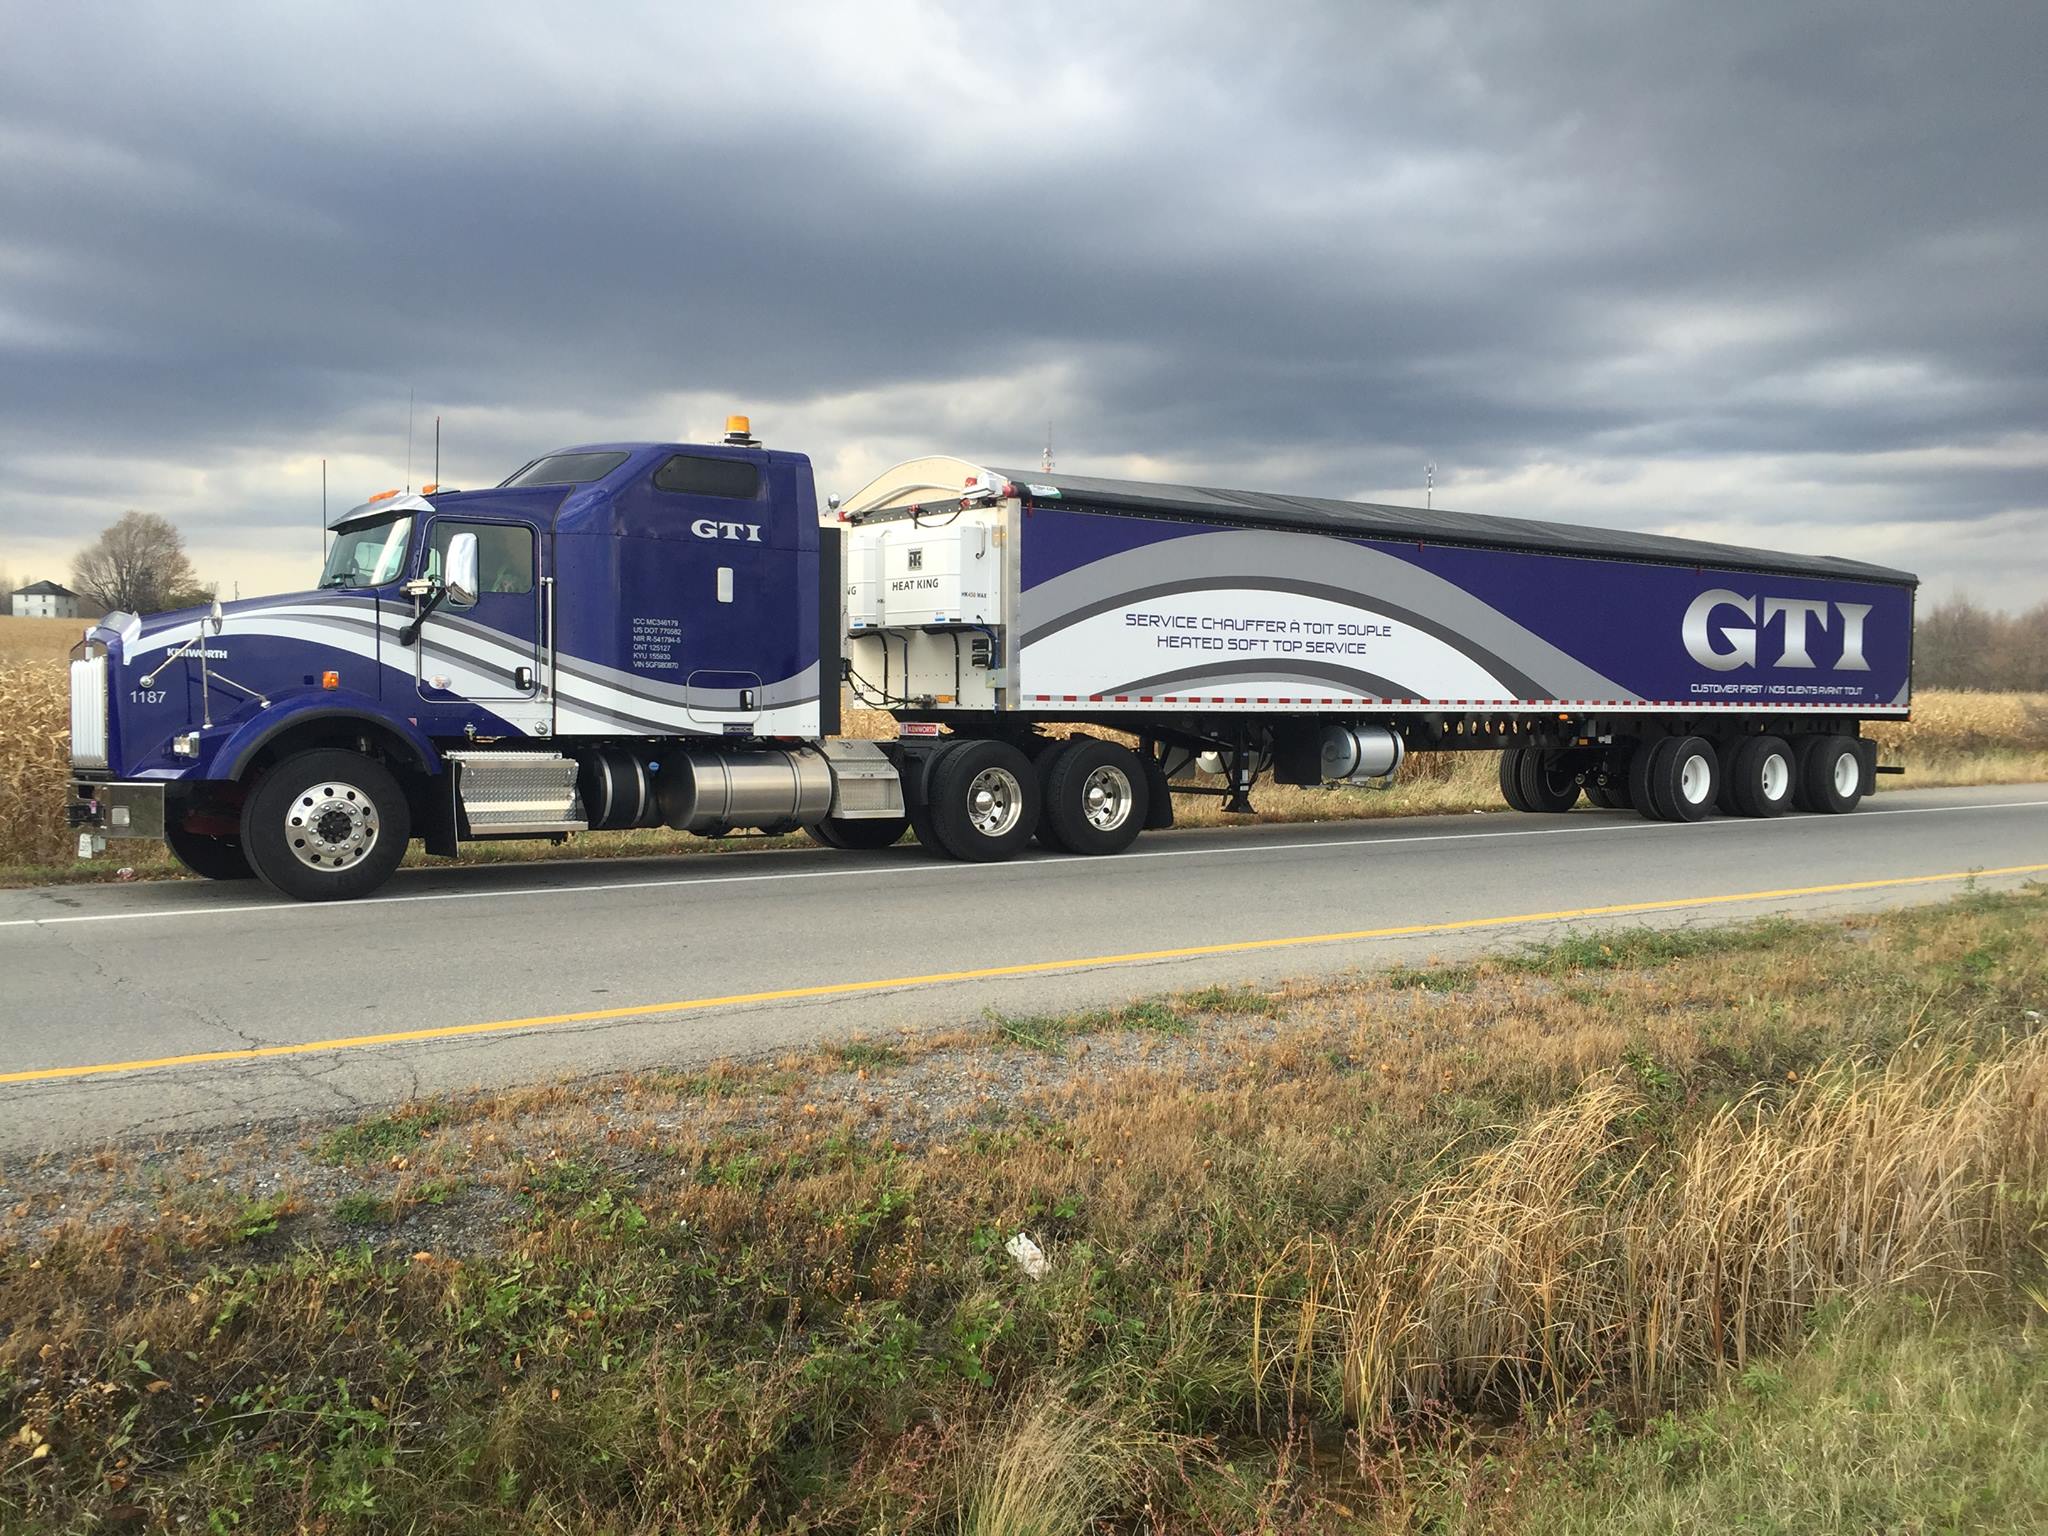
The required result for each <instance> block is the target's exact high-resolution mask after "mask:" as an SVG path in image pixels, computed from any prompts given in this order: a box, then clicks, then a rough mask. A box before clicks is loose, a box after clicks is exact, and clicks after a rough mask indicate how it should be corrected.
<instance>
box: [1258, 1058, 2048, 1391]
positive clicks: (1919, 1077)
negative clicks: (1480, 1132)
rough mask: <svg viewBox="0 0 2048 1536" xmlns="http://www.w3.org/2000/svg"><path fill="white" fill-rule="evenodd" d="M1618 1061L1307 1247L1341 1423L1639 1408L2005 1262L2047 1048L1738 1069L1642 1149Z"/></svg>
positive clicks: (1955, 1288) (2039, 1104)
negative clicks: (1681, 1131)
mask: <svg viewBox="0 0 2048 1536" xmlns="http://www.w3.org/2000/svg"><path fill="white" fill-rule="evenodd" d="M1648 1110H1649V1105H1648V1103H1647V1099H1646V1094H1645V1092H1644V1090H1643V1088H1642V1085H1641V1083H1640V1081H1639V1079H1637V1078H1636V1076H1635V1075H1634V1074H1633V1073H1628V1072H1625V1071H1624V1072H1621V1073H1613V1074H1607V1075H1603V1076H1601V1077H1599V1078H1596V1079H1595V1080H1593V1081H1592V1082H1590V1083H1588V1084H1587V1085H1586V1086H1585V1087H1584V1088H1582V1089H1581V1090H1580V1091H1579V1092H1578V1093H1577V1094H1575V1095H1574V1096H1572V1097H1571V1098H1570V1099H1568V1100H1566V1101H1565V1102H1564V1103H1563V1104H1561V1105H1559V1106H1557V1107H1556V1108H1554V1109H1552V1110H1549V1111H1547V1112H1546V1113H1544V1114H1542V1115H1539V1116H1538V1117H1536V1118H1535V1119H1534V1120H1532V1121H1531V1122H1530V1123H1529V1124H1528V1125H1527V1126H1526V1127H1525V1128H1524V1129H1523V1130H1522V1131H1521V1133H1520V1134H1519V1135H1517V1136H1515V1137H1514V1138H1513V1139H1511V1140H1509V1141H1507V1142H1505V1143H1504V1144H1502V1145H1501V1146H1499V1147H1496V1148H1494V1149H1492V1150H1490V1151H1487V1152H1485V1153H1484V1154H1482V1155H1480V1156H1478V1157H1476V1158H1473V1159H1472V1160H1471V1161H1470V1162H1468V1163H1466V1164H1465V1165H1464V1166H1463V1167H1461V1168H1459V1169H1457V1170H1456V1171H1455V1172H1453V1173H1450V1174H1448V1175H1446V1176H1445V1177H1443V1178H1440V1179H1437V1180H1435V1181H1433V1182H1432V1183H1430V1184H1429V1185H1428V1186H1427V1187H1426V1188H1425V1189H1423V1190H1422V1191H1421V1192H1419V1193H1418V1194H1416V1195H1415V1196H1413V1197H1412V1198H1410V1199H1409V1200H1407V1201H1405V1202H1403V1203H1402V1204H1401V1205H1400V1206H1399V1207H1397V1208H1396V1209H1395V1210H1394V1211H1392V1212H1390V1213H1389V1215H1388V1216H1387V1218H1386V1219H1385V1220H1384V1221H1383V1222H1382V1223H1380V1224H1379V1225H1378V1226H1376V1227H1375V1229H1374V1231H1373V1232H1372V1234H1371V1235H1370V1236H1369V1238H1368V1239H1367V1240H1366V1241H1365V1242H1364V1243H1363V1244H1361V1245H1360V1246H1359V1247H1358V1248H1357V1249H1355V1250H1352V1251H1348V1252H1327V1253H1325V1252H1313V1251H1312V1252H1310V1253H1308V1254H1307V1255H1305V1263H1306V1265H1307V1269H1308V1285H1307V1292H1308V1299H1307V1300H1306V1301H1304V1303H1303V1313H1302V1316H1301V1318H1300V1319H1299V1321H1298V1323H1297V1326H1296V1329H1295V1333H1296V1336H1297V1337H1298V1338H1300V1339H1303V1340H1313V1339H1314V1338H1315V1337H1316V1335H1317V1334H1318V1332H1319V1331H1320V1330H1321V1329H1323V1328H1324V1326H1325V1324H1326V1323H1328V1324H1329V1325H1330V1326H1331V1328H1332V1330H1333V1332H1334V1334H1335V1339H1334V1342H1333V1343H1332V1344H1331V1346H1330V1347H1332V1348H1333V1349H1334V1350H1335V1351H1336V1353H1337V1354H1338V1356H1339V1357H1340V1359H1341V1363H1342V1378H1343V1384H1344V1387H1343V1391H1344V1403H1345V1409H1346V1412H1347V1414H1348V1415H1349V1416H1350V1418H1351V1419H1352V1421H1353V1422H1355V1423H1359V1424H1362V1425H1366V1426H1376V1427H1380V1428H1383V1429H1384V1428H1387V1427H1390V1426H1392V1425H1393V1424H1395V1423H1396V1422H1397V1421H1399V1420H1401V1419H1404V1418H1412V1417H1413V1416H1414V1415H1415V1414H1416V1413H1418V1412H1419V1411H1421V1410H1422V1409H1423V1408H1424V1407H1425V1405H1428V1404H1432V1403H1455V1404H1459V1405H1463V1406H1467V1407H1489V1406H1490V1407H1493V1408H1497V1409H1502V1408H1504V1409H1508V1410H1512V1411H1519V1410H1520V1409H1522V1408H1523V1407H1524V1406H1525V1405H1528V1404H1532V1403H1533V1404H1537V1405H1541V1406H1544V1407H1546V1408H1548V1409H1550V1410H1552V1411H1564V1410H1566V1409H1568V1408H1569V1406H1570V1405H1571V1404H1572V1403H1573V1402H1574V1401H1576V1400H1578V1399H1579V1398H1581V1397H1582V1396H1583V1395H1584V1394H1585V1393H1587V1392H1588V1391H1589V1390H1594V1389H1598V1390H1601V1391H1603V1392H1605V1393H1607V1394H1610V1395H1611V1394H1614V1393H1616V1392H1619V1393H1620V1394H1621V1395H1622V1396H1623V1398H1624V1400H1625V1401H1627V1402H1629V1403H1630V1405H1631V1406H1632V1407H1633V1409H1634V1410H1635V1411H1638V1412H1642V1411H1646V1410H1651V1409H1654V1408H1655V1407H1657V1406H1660V1405H1661V1404H1663V1403H1665V1402H1668V1401H1670V1400H1671V1399H1672V1398H1673V1397H1674V1396H1675V1395H1676V1394H1677V1392H1678V1390H1679V1389H1680V1387H1681V1386H1682V1385H1683V1384H1684V1383H1686V1382H1688V1381H1695V1380H1698V1379H1700V1378H1701V1377H1702V1376H1704V1375H1705V1374H1707V1373H1708V1372H1710V1371H1712V1370H1714V1369H1717V1368H1719V1367H1722V1366H1735V1367H1738V1368H1739V1367H1741V1366H1743V1365H1745V1364H1747V1363H1748V1362H1749V1361H1750V1360H1751V1359H1752V1358H1754V1357H1756V1356H1758V1355H1761V1354H1767V1353H1772V1352H1777V1351H1781V1350H1783V1349H1784V1348H1786V1347H1787V1346H1788V1345H1789V1344H1791V1343H1792V1342H1794V1341H1796V1340H1797V1339H1798V1337H1799V1336H1800V1335H1801V1333H1802V1332H1803V1330H1804V1328H1805V1326H1806V1323H1807V1320H1808V1318H1809V1317H1810V1316H1811V1315H1812V1313H1813V1311H1814V1309H1815V1308H1817V1307H1820V1306H1822V1305H1824V1304H1827V1303H1829V1302H1832V1301H1834V1300H1836V1299H1837V1298H1841V1297H1845V1296H1847V1297H1854V1296H1874V1295H1880V1294H1900V1293H1903V1292H1906V1291H1909V1290H1910V1291H1912V1292H1915V1293H1917V1294H1919V1295H1921V1296H1924V1297H1927V1298H1929V1299H1930V1300H1932V1301H1933V1302H1934V1303H1936V1304H1937V1305H1946V1304H1948V1303H1950V1302H1952V1301H1953V1300H1954V1299H1955V1298H1956V1297H1957V1296H1958V1294H1960V1293H1964V1292H1967V1291H1970V1290H1972V1289H1974V1288H1975V1287H1976V1286H1977V1285H1978V1284H1980V1283H1981V1282H1982V1280H1983V1279H1984V1277H1985V1276H1987V1275H1990V1274H1995V1273H2002V1272H2005V1271H2006V1270H2007V1269H2009V1268H2010V1266H2011V1264H2012V1262H2013V1260H2014V1257H2015V1255H2016V1254H2018V1253H2020V1252H2022V1251H2024V1246H2025V1243H2026V1240H2027V1239H2028V1238H2029V1237H2030V1236H2031V1232H2030V1231H2029V1230H2028V1227H2027V1225H2026V1222H2025V1221H2024V1220H2023V1219H2022V1218H2023V1217H2024V1216H2025V1215H2026V1214H2028V1213H2026V1212H2023V1211H2021V1210H2019V1209H2017V1208H2016V1207H2015V1206H2014V1204H2013V1203H2012V1201H2011V1200H2010V1198H2009V1193H2008V1192H2009V1191H2011V1190H2014V1189H2028V1190H2032V1189H2039V1188H2041V1175H2042V1172H2043V1167H2044V1165H2043V1161H2042V1154H2043V1152H2044V1150H2048V1051H2044V1050H2043V1048H2042V1043H2041V1042H2040V1040H2039V1039H2038V1038H2037V1039H2032V1040H2028V1041H2025V1042H2022V1043H2019V1044H2016V1045H2014V1046H2013V1047H2011V1048H2010V1049H2008V1050H2006V1051H2004V1052H2003V1053H2000V1054H1998V1055H1996V1056H1994V1057H1993V1058H1991V1059H1990V1060H1988V1061H1984V1060H1965V1059H1961V1058H1958V1057H1957V1056H1955V1055H1953V1054H1949V1053H1941V1052H1935V1053H1927V1054H1923V1053H1917V1052H1912V1051H1910V1050H1909V1052H1908V1053H1907V1054H1906V1055H1904V1056H1903V1057H1901V1058H1899V1059H1896V1060H1894V1061H1892V1062H1889V1063H1886V1064H1884V1065H1882V1066H1867V1065H1862V1064H1840V1063H1836V1064H1828V1065H1824V1066H1823V1067H1822V1068H1821V1069H1820V1070H1819V1071H1818V1072H1816V1073H1814V1074H1813V1075H1811V1076H1809V1077H1806V1078H1805V1079H1804V1080H1802V1081H1800V1082H1798V1083H1797V1084H1796V1085H1795V1086H1794V1087H1793V1088H1792V1089H1791V1091H1789V1092H1783V1091H1780V1090H1778V1089H1771V1088H1759V1089H1756V1090H1753V1091H1752V1092H1751V1093H1749V1094H1748V1095H1746V1096H1744V1097H1743V1098H1742V1099H1740V1100H1738V1101H1737V1102H1735V1103H1733V1104H1729V1105H1726V1106H1724V1107H1722V1108H1721V1109H1719V1110H1718V1111H1716V1112H1715V1113H1714V1114H1713V1115H1711V1116H1710V1117H1709V1118H1708V1119H1707V1120H1706V1122H1705V1123H1704V1124H1703V1125H1701V1126H1700V1127H1698V1129H1697V1130H1696V1131H1694V1132H1693V1133H1692V1134H1691V1136H1690V1137H1689V1138H1688V1139H1687V1141H1686V1142H1685V1144H1684V1145H1682V1146H1681V1147H1680V1148H1679V1149H1678V1150H1677V1152H1676V1155H1674V1156H1664V1155H1660V1152H1659V1151H1651V1152H1645V1151H1643V1150H1641V1149H1640V1146H1639V1141H1638V1138H1637V1136H1636V1135H1635V1134H1634V1132H1633V1129H1632V1127H1633V1126H1634V1125H1635V1124H1636V1123H1637V1122H1639V1121H1640V1120H1641V1119H1642V1118H1643V1117H1644V1116H1645V1114H1646V1113H1647V1112H1648Z"/></svg>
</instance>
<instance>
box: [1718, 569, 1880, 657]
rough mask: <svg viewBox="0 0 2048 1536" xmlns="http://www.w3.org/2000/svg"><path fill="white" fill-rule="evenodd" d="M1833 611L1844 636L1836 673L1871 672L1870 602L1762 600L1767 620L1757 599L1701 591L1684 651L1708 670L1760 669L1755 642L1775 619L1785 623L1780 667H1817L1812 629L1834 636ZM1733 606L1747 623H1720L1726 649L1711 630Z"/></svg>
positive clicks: (1720, 591) (1721, 591) (1724, 591)
mask: <svg viewBox="0 0 2048 1536" xmlns="http://www.w3.org/2000/svg"><path fill="white" fill-rule="evenodd" d="M1830 607H1832V608H1833V609H1834V610H1835V613H1836V615H1837V616H1838V617H1839V619H1840V621H1841V622H1840V624H1839V626H1838V628H1839V633H1840V636H1841V652H1840V654H1839V655H1838V656H1837V657H1836V659H1835V663H1834V670H1835V671H1837V672H1868V671H1869V670H1870V663H1869V662H1868V661H1865V660H1864V659H1863V621H1864V620H1865V619H1866V618H1868V617H1869V616H1870V604H1868V603H1833V604H1829V603H1824V602H1821V601H1819V600H1818V599H1816V598H1807V597H1767V598H1765V599H1763V617H1762V619H1761V621H1759V619H1758V617H1757V599H1756V598H1754V597H1746V596H1744V595H1743V594H1742V593H1740V592H1731V591H1729V590H1728V589H1727V588H1726V587H1715V588H1714V589H1713V590H1711V591H1708V592H1702V593H1701V594H1700V595H1699V596H1698V597H1696V598H1694V599H1693V600H1692V606H1691V607H1690V608H1687V609H1686V610H1685V625H1684V628H1683V629H1682V630H1681V631H1680V632H1681V634H1683V636H1684V637H1685V648H1686V650H1687V652H1689V653H1690V654H1691V656H1692V659H1693V660H1694V661H1696V662H1698V663H1699V664H1700V665H1701V666H1703V667H1711V668H1713V669H1714V670H1715V671H1716V672H1733V671H1734V670H1735V669H1736V668H1737V667H1753V666H1755V665H1756V655H1757V650H1756V642H1757V633H1758V631H1759V630H1761V629H1762V628H1764V627H1765V626H1767V625H1769V624H1770V622H1771V621H1772V620H1773V619H1783V620H1784V630H1783V637H1784V643H1783V647H1782V649H1781V651H1780V653H1779V656H1778V659H1777V661H1775V662H1774V663H1772V665H1774V666H1780V667H1817V666H1819V665H1820V663H1818V662H1817V661H1815V660H1814V659H1813V656H1812V654H1811V653H1810V652H1809V651H1808V650H1807V648H1806V647H1807V635H1808V629H1809V627H1810V628H1811V629H1812V631H1813V632H1814V633H1815V634H1818V635H1822V636H1825V635H1827V634H1828V633H1829V625H1828V609H1829V608H1830ZM1724 608H1732V609H1734V610H1735V612H1736V613H1739V614H1740V615H1741V616H1742V617H1743V618H1745V619H1747V620H1749V623H1748V624H1736V623H1733V622H1730V620H1731V619H1732V617H1733V615H1730V616H1729V617H1728V618H1724V619H1722V620H1720V621H1719V622H1720V624H1721V632H1720V637H1719V638H1720V639H1721V640H1723V641H1725V642H1726V644H1725V646H1717V645H1716V644H1715V643H1714V642H1715V634H1714V631H1713V630H1712V629H1711V628H1709V627H1708V626H1709V625H1710V624H1711V623H1713V622H1715V620H1714V615H1715V612H1716V610H1719V609H1724Z"/></svg>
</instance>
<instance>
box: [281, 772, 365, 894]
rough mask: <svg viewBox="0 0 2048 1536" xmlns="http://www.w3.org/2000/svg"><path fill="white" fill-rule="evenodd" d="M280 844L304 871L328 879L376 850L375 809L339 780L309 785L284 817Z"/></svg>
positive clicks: (359, 792)
mask: <svg viewBox="0 0 2048 1536" xmlns="http://www.w3.org/2000/svg"><path fill="white" fill-rule="evenodd" d="M284 840H285V846H286V847H288V848H290V849H291V851H292V857H293V858H295V859H297V860H298V861H299V862H300V863H301V864H303V865H305V866H306V867H307V868H308V869H317V870H319V871H320V872H321V873H322V874H330V875H331V874H333V873H335V872H336V871H338V870H344V869H353V868H354V867H355V866H356V865H358V864H360V863H362V862H363V860H364V859H366V858H368V857H369V856H370V850H371V849H372V848H375V847H376V846H377V807H376V805H375V804H374V803H373V802H372V801H371V799H370V797H369V796H368V795H367V794H365V793H364V792H363V791H362V790H361V789H359V788H357V787H356V786H355V785H353V784H345V783H343V782H341V781H340V780H339V779H332V780H328V781H325V782H323V783H319V784H313V785H309V786H307V787H306V788H305V789H303V790H301V791H299V793H298V795H297V796H296V797H295V798H294V799H293V801H292V803H291V805H290V807H289V808H288V809H287V810H286V811H285V813H284Z"/></svg>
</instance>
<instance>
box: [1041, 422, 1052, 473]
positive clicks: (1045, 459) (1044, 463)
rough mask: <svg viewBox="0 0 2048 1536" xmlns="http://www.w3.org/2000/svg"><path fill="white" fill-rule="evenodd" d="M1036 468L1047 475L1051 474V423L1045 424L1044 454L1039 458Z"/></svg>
mask: <svg viewBox="0 0 2048 1536" xmlns="http://www.w3.org/2000/svg"><path fill="white" fill-rule="evenodd" d="M1038 467H1039V468H1040V469H1042V470H1044V471H1045V472H1046V473H1047V474H1048V475H1049V474H1051V473H1052V423H1051V422H1049V421H1048V422H1047V423H1046V424H1045V453H1044V454H1043V455H1042V456H1041V457H1040V458H1039V461H1038Z"/></svg>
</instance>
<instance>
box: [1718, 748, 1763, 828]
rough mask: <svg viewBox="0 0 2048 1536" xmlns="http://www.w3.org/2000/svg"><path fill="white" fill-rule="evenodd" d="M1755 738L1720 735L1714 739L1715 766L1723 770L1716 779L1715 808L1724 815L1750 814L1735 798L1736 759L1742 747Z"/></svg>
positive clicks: (1740, 753)
mask: <svg viewBox="0 0 2048 1536" xmlns="http://www.w3.org/2000/svg"><path fill="white" fill-rule="evenodd" d="M1754 739H1755V738H1753V737H1749V736H1720V737H1716V738H1715V740H1714V766H1715V767H1717V768H1719V769H1720V770H1721V771H1720V774H1719V775H1718V776H1717V777H1716V779H1715V781H1714V786H1715V787H1714V809H1715V810H1717V811H1719V812H1720V813H1721V814H1722V815H1723V816H1747V815H1749V814H1750V813H1749V812H1748V811H1745V810H1743V809H1742V808H1741V805H1740V803H1739V802H1738V801H1737V800H1736V798H1735V784H1736V777H1735V761H1736V759H1737V758H1739V757H1740V756H1741V755H1742V749H1743V748H1744V747H1746V746H1748V745H1749V743H1750V742H1751V741H1752V740H1754Z"/></svg>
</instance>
